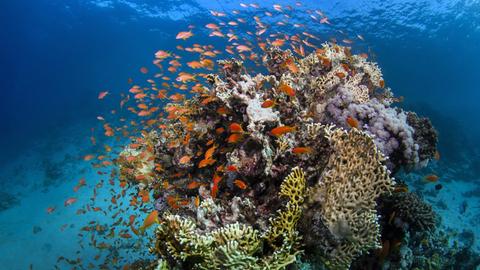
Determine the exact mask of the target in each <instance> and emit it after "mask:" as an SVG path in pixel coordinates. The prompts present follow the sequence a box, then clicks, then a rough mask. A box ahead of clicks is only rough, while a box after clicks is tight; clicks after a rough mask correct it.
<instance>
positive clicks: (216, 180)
mask: <svg viewBox="0 0 480 270" xmlns="http://www.w3.org/2000/svg"><path fill="white" fill-rule="evenodd" d="M221 180H222V177H220V176H218V175H217V174H214V175H213V186H212V190H211V192H210V195H211V196H212V198H215V197H217V193H218V184H219V183H220V181H221Z"/></svg>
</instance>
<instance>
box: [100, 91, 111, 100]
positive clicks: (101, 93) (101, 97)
mask: <svg viewBox="0 0 480 270" xmlns="http://www.w3.org/2000/svg"><path fill="white" fill-rule="evenodd" d="M108 94H109V93H108V91H104V92H100V93H99V94H98V99H103V98H104V97H106V96H107V95H108Z"/></svg>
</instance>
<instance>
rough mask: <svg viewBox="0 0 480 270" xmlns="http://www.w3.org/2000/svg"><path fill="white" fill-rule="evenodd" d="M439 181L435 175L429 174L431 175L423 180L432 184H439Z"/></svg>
mask: <svg viewBox="0 0 480 270" xmlns="http://www.w3.org/2000/svg"><path fill="white" fill-rule="evenodd" d="M438 179H439V177H438V176H437V175H435V174H429V175H426V176H425V177H424V178H423V180H425V181H427V182H432V183H435V182H437V181H438Z"/></svg>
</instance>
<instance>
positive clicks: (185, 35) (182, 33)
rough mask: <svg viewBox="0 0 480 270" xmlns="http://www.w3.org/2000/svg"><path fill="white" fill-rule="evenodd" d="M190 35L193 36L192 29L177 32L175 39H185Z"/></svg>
mask: <svg viewBox="0 0 480 270" xmlns="http://www.w3.org/2000/svg"><path fill="white" fill-rule="evenodd" d="M192 36H193V33H192V31H185V32H179V33H178V34H177V36H176V39H183V40H186V39H187V38H190V37H192Z"/></svg>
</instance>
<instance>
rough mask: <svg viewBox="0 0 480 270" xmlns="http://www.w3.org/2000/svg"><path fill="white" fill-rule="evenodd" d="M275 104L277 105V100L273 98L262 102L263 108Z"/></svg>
mask: <svg viewBox="0 0 480 270" xmlns="http://www.w3.org/2000/svg"><path fill="white" fill-rule="evenodd" d="M273 106H275V101H273V100H271V99H267V100H265V101H264V102H263V103H262V108H271V107H273Z"/></svg>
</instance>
